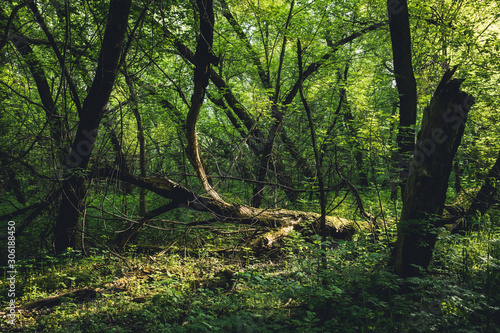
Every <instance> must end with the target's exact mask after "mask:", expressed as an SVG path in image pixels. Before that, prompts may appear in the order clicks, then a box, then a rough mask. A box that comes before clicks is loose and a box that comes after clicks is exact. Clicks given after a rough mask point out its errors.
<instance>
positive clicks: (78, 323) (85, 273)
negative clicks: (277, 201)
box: [0, 230, 500, 332]
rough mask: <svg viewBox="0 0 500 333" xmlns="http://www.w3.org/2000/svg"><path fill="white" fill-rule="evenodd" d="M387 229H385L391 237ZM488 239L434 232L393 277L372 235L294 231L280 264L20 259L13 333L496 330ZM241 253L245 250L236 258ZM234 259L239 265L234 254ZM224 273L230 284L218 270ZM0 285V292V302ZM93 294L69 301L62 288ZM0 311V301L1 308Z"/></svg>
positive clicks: (131, 254) (206, 257) (183, 257)
mask: <svg viewBox="0 0 500 333" xmlns="http://www.w3.org/2000/svg"><path fill="white" fill-rule="evenodd" d="M391 232H392V233H394V230H392V231H391ZM495 237H498V234H497V233H494V232H491V230H490V231H487V230H483V231H481V232H479V233H474V234H471V235H467V236H458V235H451V234H449V233H446V232H445V231H442V232H441V234H440V239H439V242H438V245H437V247H436V255H435V257H434V260H433V263H432V266H431V269H430V273H429V274H426V275H424V276H422V277H419V278H413V279H408V280H402V279H399V278H398V277H396V276H395V275H393V274H392V273H391V272H390V269H389V268H388V267H389V266H390V265H389V257H390V251H391V248H389V247H388V246H387V245H386V242H385V241H384V242H379V243H374V242H372V241H371V235H363V234H360V235H357V237H356V240H355V241H336V242H326V243H321V241H320V240H319V239H318V238H314V237H313V238H312V239H311V238H305V237H303V236H302V235H300V234H299V233H294V234H293V235H292V237H290V238H289V239H288V240H287V241H286V244H285V245H284V247H283V250H282V253H281V255H280V256H278V257H274V258H269V257H268V258H265V257H260V258H256V257H253V256H252V254H251V253H248V252H247V253H246V254H244V253H245V252H242V251H240V252H235V253H234V254H231V253H230V252H227V253H226V255H225V256H220V254H218V252H211V251H209V250H207V249H206V248H198V249H189V251H182V250H181V248H179V247H177V248H175V247H174V248H172V249H171V251H169V252H167V253H165V254H164V255H157V254H156V255H155V254H154V253H142V252H141V251H140V248H139V247H136V246H132V247H130V248H129V251H128V252H127V253H126V254H125V255H124V257H123V258H122V259H120V258H117V257H113V256H112V255H111V254H110V253H107V252H105V251H104V252H103V251H97V250H93V253H92V254H91V255H90V256H87V257H84V256H82V255H81V254H80V253H79V252H78V251H74V250H70V251H68V252H66V253H65V255H64V256H60V257H53V256H50V255H47V254H44V255H42V256H39V259H38V260H36V261H35V260H33V259H31V260H24V261H21V262H20V263H19V267H18V271H19V272H18V282H17V286H16V288H17V291H18V298H17V302H18V305H20V304H27V303H29V302H31V301H34V300H37V299H43V298H46V297H49V296H54V295H60V296H61V295H62V297H61V302H60V304H58V305H55V306H49V307H45V308H37V309H30V310H21V312H20V313H19V314H18V316H17V323H16V326H14V327H11V326H9V325H8V324H7V323H6V322H5V321H2V323H1V329H2V330H3V331H9V330H10V331H12V332H16V331H18V332H21V331H22V332H217V331H221V332H430V331H437V332H500V322H499V319H498V318H499V317H500V316H499V305H500V299H499V296H498V295H499V293H498V291H499V289H500V269H499V266H498V264H499V260H498V258H499V256H498V255H499V254H500V253H499V252H500V246H499V243H498V238H495ZM242 253H243V254H242ZM242 256H243V257H242ZM227 271H229V272H231V273H232V276H231V277H230V281H224V278H226V277H225V276H224V275H223V274H221V273H222V272H227ZM5 281H6V280H5V279H2V284H0V293H1V294H3V295H5V294H6V289H7V285H6V283H5ZM81 288H88V289H90V290H93V291H95V293H94V294H92V296H91V297H88V298H87V299H75V298H72V297H71V295H70V294H68V293H69V292H70V291H72V290H77V289H81ZM3 306H4V307H6V306H7V303H6V302H4V304H3Z"/></svg>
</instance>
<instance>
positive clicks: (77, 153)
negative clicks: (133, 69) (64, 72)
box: [53, 0, 132, 253]
mask: <svg viewBox="0 0 500 333" xmlns="http://www.w3.org/2000/svg"><path fill="white" fill-rule="evenodd" d="M131 2H132V1H131V0H111V2H110V5H109V14H108V22H107V25H106V30H105V33H104V38H103V41H102V46H101V52H100V55H99V63H98V65H97V69H96V74H95V77H94V81H93V82H92V86H91V87H90V90H89V93H88V95H87V97H86V98H85V101H84V102H83V106H82V112H81V116H80V122H79V123H78V128H77V132H76V136H75V139H74V140H73V144H72V146H71V150H70V154H69V155H68V156H67V158H66V165H65V166H64V169H65V170H64V177H65V179H64V180H63V183H62V189H63V198H62V202H61V205H60V208H59V213H58V216H57V220H56V225H55V230H54V243H53V247H54V252H55V253H61V252H62V251H64V250H66V248H68V247H75V245H76V228H77V225H78V218H79V214H80V212H81V211H82V208H83V201H84V199H85V193H86V188H85V179H84V177H83V176H82V175H81V174H79V172H78V171H79V170H85V169H86V168H87V166H88V164H89V161H90V156H91V154H92V149H93V145H94V141H95V138H96V136H97V130H98V128H99V123H100V121H101V118H102V116H103V113H104V110H105V109H106V105H107V104H108V101H109V97H110V95H111V91H112V89H113V85H114V81H115V78H116V75H117V72H118V62H119V59H120V56H121V51H122V46H123V42H124V39H125V32H126V31H127V21H128V16H129V11H130V5H131Z"/></svg>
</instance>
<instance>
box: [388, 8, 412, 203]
mask: <svg viewBox="0 0 500 333" xmlns="http://www.w3.org/2000/svg"><path fill="white" fill-rule="evenodd" d="M396 2H397V3H398V6H397V7H395V6H394V3H395V1H393V0H388V1H387V9H388V11H389V29H390V31H391V42H392V54H393V62H394V75H395V79H396V86H397V89H398V93H399V132H398V136H397V143H398V147H399V164H400V165H399V168H402V170H401V173H400V176H401V188H402V190H403V191H402V194H403V192H404V183H405V181H406V178H407V175H408V172H409V168H408V166H409V160H410V158H411V156H410V154H411V153H412V152H413V151H414V149H415V130H414V129H413V128H412V126H414V125H415V124H416V121H417V85H416V82H415V76H414V74H413V66H412V53H411V35H410V19H409V14H408V4H407V1H406V0H399V1H396Z"/></svg>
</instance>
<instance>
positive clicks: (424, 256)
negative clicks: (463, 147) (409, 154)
mask: <svg viewBox="0 0 500 333" xmlns="http://www.w3.org/2000/svg"><path fill="white" fill-rule="evenodd" d="M455 70H456V67H455V68H454V69H453V70H452V71H447V72H446V73H445V75H444V76H443V79H442V80H441V82H440V84H439V85H438V87H437V89H436V92H435V93H434V96H433V97H432V99H431V102H430V104H429V106H428V107H427V108H426V109H425V110H424V115H423V118H422V127H421V130H420V132H419V133H418V136H417V144H416V147H415V152H414V157H413V160H412V163H411V169H410V174H409V176H408V182H407V184H406V189H405V191H404V195H403V210H402V213H401V220H400V222H399V225H398V239H397V242H396V247H395V262H394V269H395V272H396V273H397V274H398V275H400V276H402V277H409V276H416V275H418V274H419V272H420V270H419V268H418V267H417V266H419V267H421V268H423V269H426V268H427V266H428V265H429V263H430V260H431V258H432V250H433V248H434V244H435V241H436V227H438V226H439V225H440V219H441V216H442V213H443V208H444V203H445V199H446V191H447V189H448V180H449V177H450V173H451V169H452V163H453V158H454V156H455V153H456V151H457V149H458V146H459V145H460V141H461V139H462V136H463V132H464V128H465V121H466V119H467V114H468V111H469V109H470V107H471V106H472V105H473V103H474V98H473V97H472V96H470V95H467V94H466V93H464V92H462V91H460V85H461V84H462V82H463V80H459V79H453V80H452V79H451V78H452V76H453V74H454V72H455Z"/></svg>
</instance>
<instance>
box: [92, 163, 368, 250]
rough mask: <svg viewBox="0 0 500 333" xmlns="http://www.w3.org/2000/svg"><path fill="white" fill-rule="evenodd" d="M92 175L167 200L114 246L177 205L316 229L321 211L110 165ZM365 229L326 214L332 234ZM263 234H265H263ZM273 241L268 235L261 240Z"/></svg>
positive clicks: (269, 224) (237, 219) (231, 218)
mask: <svg viewBox="0 0 500 333" xmlns="http://www.w3.org/2000/svg"><path fill="white" fill-rule="evenodd" d="M94 177H95V178H105V179H106V178H110V177H115V178H117V179H118V180H120V181H123V182H126V183H129V184H132V185H134V186H137V187H140V188H143V189H146V190H148V191H151V192H154V193H156V194H158V195H160V196H162V197H164V198H166V199H169V200H170V202H169V203H168V204H166V205H163V206H161V207H159V208H156V209H154V210H152V211H150V212H148V213H147V214H146V215H145V216H144V217H143V218H142V219H141V220H140V221H139V223H135V224H133V225H132V226H130V228H128V229H127V230H126V231H124V232H122V233H121V234H120V236H119V238H118V246H119V247H121V248H123V247H124V246H125V245H126V244H127V243H128V241H129V240H130V239H131V238H132V237H133V236H134V235H136V234H137V233H138V232H139V231H140V230H141V228H142V227H143V226H144V225H145V224H146V223H147V222H148V221H149V220H150V219H152V218H153V217H155V216H158V215H160V214H163V213H165V212H168V211H170V210H173V209H177V208H184V209H186V208H187V209H192V210H196V211H199V212H208V213H211V214H212V215H213V216H214V219H215V221H219V222H226V223H236V224H252V225H256V226H259V227H262V228H264V229H278V230H279V229H282V230H288V231H291V230H299V229H302V228H304V227H305V226H309V227H311V228H312V229H313V230H319V220H320V216H321V214H318V213H314V212H303V211H296V210H288V209H264V208H255V207H251V206H247V205H239V204H229V203H227V202H226V201H224V200H222V199H220V197H219V198H213V197H210V196H203V195H199V194H196V193H195V192H193V191H191V190H189V189H187V188H186V187H184V186H182V185H180V184H178V183H176V182H174V181H172V180H170V179H168V178H167V177H161V178H160V177H139V176H135V175H132V174H130V173H126V172H123V171H119V170H116V169H112V168H103V169H100V170H99V171H98V172H97V173H96V174H95V175H94ZM359 229H368V223H367V222H363V221H358V222H354V221H351V220H347V219H344V218H340V217H336V216H326V231H327V235H328V236H330V237H334V238H341V239H347V238H350V237H351V236H352V235H353V234H354V232H355V231H356V230H359ZM266 237H267V236H266ZM272 242H274V240H272V239H268V240H267V241H265V242H264V243H263V244H264V245H265V244H270V243H272Z"/></svg>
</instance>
